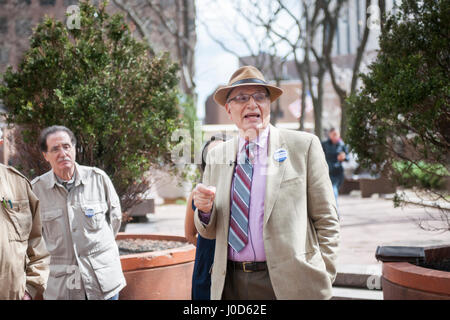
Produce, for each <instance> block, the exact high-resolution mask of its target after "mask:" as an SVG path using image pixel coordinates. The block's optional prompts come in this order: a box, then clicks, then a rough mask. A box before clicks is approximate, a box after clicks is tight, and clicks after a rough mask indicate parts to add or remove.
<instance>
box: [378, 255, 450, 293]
mask: <svg viewBox="0 0 450 320" xmlns="http://www.w3.org/2000/svg"><path fill="white" fill-rule="evenodd" d="M448 249H450V247H447V248H439V249H436V250H435V251H436V252H438V250H439V251H440V252H443V250H448ZM432 250H433V249H431V250H429V254H431V255H432V254H433V252H432ZM430 251H431V252H430ZM447 252H448V251H447ZM382 287H383V297H384V299H385V300H450V272H447V271H440V270H433V269H429V268H423V267H419V266H416V265H414V264H412V263H409V262H384V263H383V276H382Z"/></svg>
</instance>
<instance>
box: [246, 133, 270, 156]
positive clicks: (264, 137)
mask: <svg viewBox="0 0 450 320" xmlns="http://www.w3.org/2000/svg"><path fill="white" fill-rule="evenodd" d="M269 132H270V126H267V128H265V129H264V130H263V131H262V132H260V133H259V135H258V136H257V137H256V139H254V140H252V141H251V142H254V143H255V144H256V145H257V146H258V148H257V149H265V148H266V146H267V141H268V137H269ZM245 141H246V140H245V139H244V138H243V137H241V136H239V153H241V152H243V150H244V145H245Z"/></svg>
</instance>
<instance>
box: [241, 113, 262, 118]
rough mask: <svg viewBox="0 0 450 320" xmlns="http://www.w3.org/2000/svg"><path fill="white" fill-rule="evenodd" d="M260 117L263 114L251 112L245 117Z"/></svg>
mask: <svg viewBox="0 0 450 320" xmlns="http://www.w3.org/2000/svg"><path fill="white" fill-rule="evenodd" d="M260 117H261V115H260V114H258V113H249V114H246V115H245V116H244V118H246V119H250V118H260Z"/></svg>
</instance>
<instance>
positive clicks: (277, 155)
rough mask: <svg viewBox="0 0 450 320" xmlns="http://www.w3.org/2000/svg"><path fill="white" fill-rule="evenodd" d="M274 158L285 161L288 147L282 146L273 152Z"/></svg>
mask: <svg viewBox="0 0 450 320" xmlns="http://www.w3.org/2000/svg"><path fill="white" fill-rule="evenodd" d="M273 159H274V160H275V161H278V162H283V161H284V160H286V159H287V151H286V149H283V148H281V149H278V150H277V151H275V152H274V154H273Z"/></svg>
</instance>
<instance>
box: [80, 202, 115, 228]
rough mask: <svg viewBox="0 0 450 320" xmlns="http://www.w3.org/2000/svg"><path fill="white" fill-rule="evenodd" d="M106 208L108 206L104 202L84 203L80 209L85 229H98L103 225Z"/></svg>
mask: <svg viewBox="0 0 450 320" xmlns="http://www.w3.org/2000/svg"><path fill="white" fill-rule="evenodd" d="M107 210H108V206H107V205H106V203H104V202H95V203H87V204H84V205H83V206H82V208H81V211H82V213H83V222H84V225H85V227H86V229H88V230H90V231H97V230H99V229H100V228H101V227H102V226H103V223H104V221H105V214H106V212H107Z"/></svg>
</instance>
